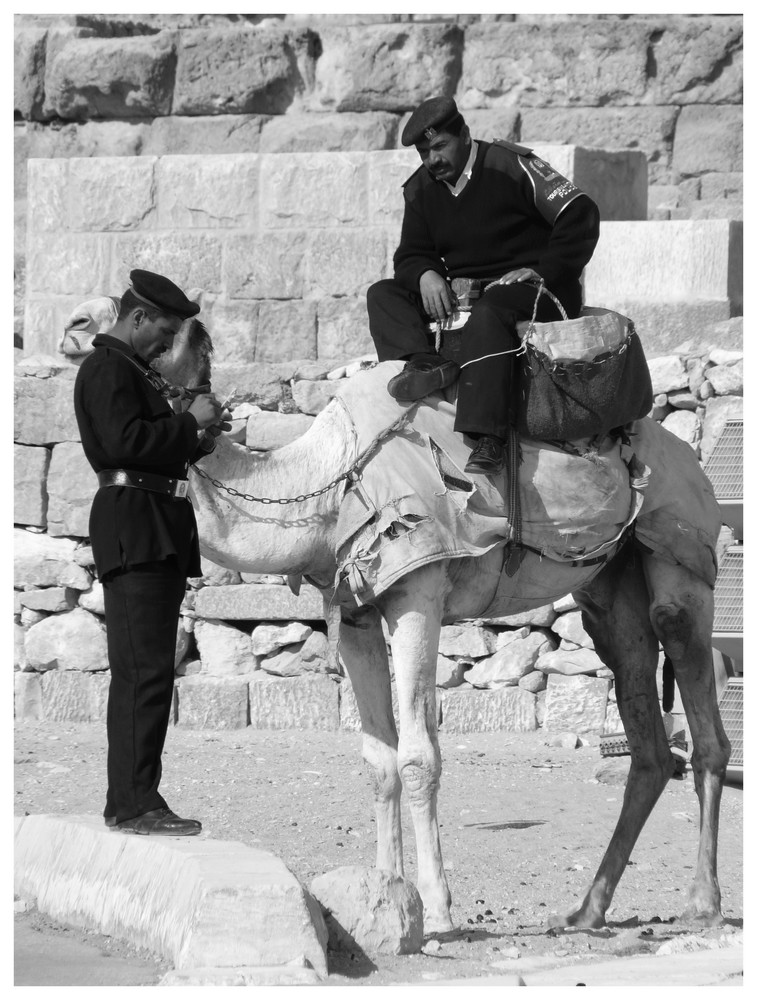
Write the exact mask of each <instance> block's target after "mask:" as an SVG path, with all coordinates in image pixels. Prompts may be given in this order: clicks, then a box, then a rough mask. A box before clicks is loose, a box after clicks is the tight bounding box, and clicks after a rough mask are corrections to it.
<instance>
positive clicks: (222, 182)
mask: <svg viewBox="0 0 757 1000" xmlns="http://www.w3.org/2000/svg"><path fill="white" fill-rule="evenodd" d="M258 172H259V158H258V157H257V156H256V155H254V154H253V155H245V154H242V153H225V154H223V155H222V156H217V155H196V156H164V157H161V158H160V160H159V161H158V165H157V170H156V179H157V203H158V221H159V225H160V228H161V229H169V230H170V229H231V228H233V229H254V228H255V227H256V226H257V224H258V219H257V204H258V193H259V192H258ZM143 228H144V227H143Z"/></svg>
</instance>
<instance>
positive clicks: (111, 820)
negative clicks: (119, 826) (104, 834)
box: [105, 816, 116, 826]
mask: <svg viewBox="0 0 757 1000" xmlns="http://www.w3.org/2000/svg"><path fill="white" fill-rule="evenodd" d="M105 825H106V826H115V825H116V817H115V816H106V817H105Z"/></svg>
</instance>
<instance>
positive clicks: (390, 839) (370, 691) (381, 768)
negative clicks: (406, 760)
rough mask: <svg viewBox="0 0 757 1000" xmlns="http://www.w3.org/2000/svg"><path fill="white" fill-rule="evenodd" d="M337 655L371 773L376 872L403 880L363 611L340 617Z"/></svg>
mask: <svg viewBox="0 0 757 1000" xmlns="http://www.w3.org/2000/svg"><path fill="white" fill-rule="evenodd" d="M339 655H340V656H341V658H342V661H343V662H344V665H345V667H346V669H347V673H348V675H349V678H350V681H351V683H352V689H353V691H354V693H355V700H356V701H357V707H358V711H359V713H360V722H361V724H362V731H363V757H364V758H365V760H366V762H367V763H368V764H369V765H370V766H371V767H372V768H373V781H374V784H373V791H374V805H375V809H376V867H377V868H383V869H386V870H387V871H390V872H393V873H394V874H395V875H403V874H404V870H403V863H402V824H401V816H400V796H401V794H402V782H401V781H400V776H399V771H398V769H397V727H396V726H395V723H394V712H393V709H392V689H391V679H390V676H389V660H388V658H387V655H386V641H385V639H384V633H383V632H382V630H381V617H380V615H379V613H378V611H377V610H376V609H375V608H371V607H366V608H362V609H359V610H358V611H355V612H353V613H351V614H348V613H347V612H345V611H343V612H342V620H341V624H340V627H339Z"/></svg>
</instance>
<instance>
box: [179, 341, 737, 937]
mask: <svg viewBox="0 0 757 1000" xmlns="http://www.w3.org/2000/svg"><path fill="white" fill-rule="evenodd" d="M203 364H205V365H207V356H202V354H201V352H199V353H198V369H199V368H201V367H202V365H203ZM399 364H400V363H395V362H385V363H384V364H383V365H381V366H378V368H377V369H375V370H376V371H379V372H382V373H383V371H385V372H386V375H385V377H386V379H388V378H389V377H390V376H391V375H392V374H394V373H395V372H396V371H397V370H399ZM169 367H170V364H166V365H164V370H163V374H164V375H166V377H169V378H170V374H169V372H168V369H169ZM185 373H186V369H185ZM382 377H383V374H382ZM347 381H348V382H349V381H351V380H350V379H348V380H347ZM424 402H425V401H424ZM424 402H421V403H420V404H412V405H410V407H409V409H408V410H407V412H404V413H403V414H402V415H401V416H402V420H401V421H400V425H399V426H401V425H402V421H403V420H404V421H405V426H406V427H408V428H409V429H410V430H411V431H412V426H413V419H414V416H413V413H414V412H415V413H416V415H417V412H418V411H417V410H413V407H416V406H417V407H420V406H423V405H424ZM397 405H399V404H397ZM645 421H646V423H645ZM637 424H638V425H639V428H637V429H641V430H644V431H645V432H646V431H648V432H649V433H650V435H651V436H650V438H649V440H650V441H651V442H652V446H651V449H652V455H651V460H650V463H649V464H650V465H651V467H652V468H655V466H656V465H659V466H660V468H659V470H658V472H659V475H660V476H662V477H663V478H664V477H665V475H666V474H668V473H667V472H666V469H665V465H666V463H665V462H664V461H663V460H662V452H661V451H660V452H659V454H657V452H658V450H659V449H664V448H667V447H671V448H673V450H674V452H675V455H676V456H677V457H676V461H677V462H680V463H683V465H682V466H681V467H682V468H684V467H685V472H686V476H687V482H689V483H691V484H693V485H691V487H690V488H686V487H684V486H683V484H682V483H679V482H676V483H674V484H672V485H673V488H674V489H675V490H676V492H677V493H678V494H679V495H680V494H684V495H683V496H680V499H679V501H678V502H679V503H680V505H681V508H680V509H683V510H684V513H689V506H690V508H691V509H690V516H689V517H688V519H687V520H686V521H685V531H684V532H683V535H684V536H685V538H686V542H685V544H688V545H689V546H690V547H691V549H692V551H693V552H694V554H695V555H694V560H693V562H692V559H688V558H687V559H684V560H683V562H688V563H689V565H688V566H687V565H684V564H683V562H679V561H677V560H676V558H675V555H676V554H675V552H674V551H673V552H672V553H671V550H668V551H665V550H664V545H663V546H662V547H661V548H660V549H659V551H655V550H654V549H652V548H650V547H649V545H648V544H644V543H642V542H641V541H640V536H641V535H642V534H643V533H641V532H640V531H637V532H635V533H634V532H630V534H629V535H628V537H627V538H626V540H625V542H624V543H618V545H617V546H616V547H615V548H614V549H613V554H612V557H611V558H609V559H607V560H606V561H604V562H601V561H600V562H599V563H598V564H597V565H595V566H592V567H590V568H588V569H587V567H586V566H581V565H580V564H577V565H575V566H569V565H565V564H564V565H562V566H561V567H560V573H559V574H557V573H556V569H557V564H555V563H551V561H550V560H549V559H543V560H541V559H538V558H536V559H535V562H534V563H533V564H532V566H535V567H536V569H535V572H536V573H538V574H541V576H542V577H543V578H544V584H545V592H546V591H549V589H550V586H552V589H553V590H554V589H555V587H557V586H559V591H560V592H559V593H554V598H555V599H557V598H558V597H559V596H563V595H565V594H568V593H572V594H573V597H574V599H575V601H576V602H577V604H578V606H579V608H580V609H581V612H582V618H583V622H584V626H585V628H586V630H587V631H588V633H589V635H590V636H591V637H592V639H593V640H594V643H595V647H596V650H597V652H598V654H599V656H600V657H601V659H602V660H603V661H604V663H605V664H606V665H607V666H608V667H609V668H610V669H611V670H612V672H613V675H614V679H615V690H616V695H617V705H618V710H619V713H620V716H621V719H622V722H623V726H624V729H625V733H626V737H627V740H628V743H629V748H630V754H631V766H630V773H629V775H628V780H627V783H626V787H625V793H624V797H623V803H622V807H621V810H620V815H619V817H618V820H617V825H616V827H615V830H614V832H613V834H612V837H611V840H610V843H609V845H608V847H607V849H606V851H605V854H604V857H603V858H602V860H601V862H600V864H599V868H598V870H597V872H596V874H595V876H594V879H593V881H592V883H591V885H590V887H589V888H588V890H587V892H586V894H585V896H584V897H583V899H581V900H579V901H578V902H577V903H576V904H575V905H573V906H568V907H566V908H565V909H563V910H562V911H561V912H558V913H556V914H554V915H553V916H552V917H551V918H550V920H549V923H550V926H552V927H554V928H577V929H579V928H583V929H590V928H599V927H602V926H604V925H605V921H606V913H607V910H608V907H609V906H610V903H611V901H612V899H613V895H614V893H615V890H616V888H617V886H618V882H619V880H620V878H621V876H622V874H623V871H624V869H625V867H626V865H627V863H628V861H629V858H630V855H631V852H632V850H633V848H634V845H635V843H636V841H637V838H638V837H639V834H640V833H641V830H642V828H643V826H644V824H645V822H646V820H647V818H648V817H649V815H650V813H651V811H652V809H653V807H654V805H655V803H656V801H657V799H658V798H659V796H660V795H661V793H662V791H663V789H664V788H665V786H666V784H667V782H668V780H669V778H670V777H671V775H672V774H673V772H674V761H673V757H672V755H671V753H670V749H669V745H668V740H667V738H666V734H665V730H664V726H663V720H662V715H661V711H660V704H659V700H658V694H657V687H656V679H655V678H656V669H657V663H658V651H659V646H660V645H661V646H662V648H663V650H664V653H665V655H666V657H667V659H668V660H669V662H670V664H671V665H672V669H673V672H674V674H675V680H676V683H677V684H678V686H679V689H680V693H681V697H682V700H683V704H684V708H685V711H686V716H687V719H688V724H689V727H690V731H691V737H692V743H693V754H692V759H691V766H692V769H693V773H694V779H695V788H696V793H697V796H698V799H699V806H700V837H699V848H698V855H697V864H696V871H695V875H694V879H693V883H692V885H691V887H690V890H689V893H688V898H687V902H686V904H685V908H684V910H683V913H682V919H683V920H684V921H686V922H690V923H695V924H699V925H707V926H709V925H716V924H717V923H719V922H720V921H721V920H722V916H721V902H720V889H719V885H718V878H717V839H718V821H719V807H720V799H721V793H722V787H723V782H724V778H725V770H726V765H727V763H728V758H729V753H730V746H729V743H728V740H727V737H726V735H725V732H724V729H723V726H722V723H721V720H720V714H719V710H718V704H717V696H716V689H715V681H714V673H713V665H712V649H711V633H712V622H713V611H714V601H713V584H714V573H715V570H714V568H713V569H712V572H711V573H710V574H709V576H708V573H706V572H698V571H695V570H696V565H695V563H696V553H698V552H699V550H700V549H702V548H704V542H703V541H702V540H703V539H705V538H712V536H713V532H714V533H715V537H716V536H717V529H718V528H719V525H720V518H719V515H718V510H717V505H716V504H715V501H714V496H712V490H711V487H710V486H709V483H708V481H707V479H706V477H705V476H704V474H703V473H702V472H701V470H700V467H699V464H698V462H697V461H696V458H695V456H694V453H693V451H692V450H691V449H690V447H689V446H688V445H687V444H685V443H684V442H680V441H679V440H678V439H677V438H674V437H673V435H670V434H669V433H668V432H667V431H665V430H664V429H663V428H661V427H659V425H657V424H654V423H653V422H652V421H651V419H650V418H644V421H639V422H637ZM647 425H653V428H652V427H649V426H647ZM390 430H391V429H390ZM379 450H380V449H379ZM657 459H658V460H659V461H656V460H657ZM375 460H376V454H375V451H374V452H373V453H368V454H361V453H360V445H359V443H358V441H357V439H356V436H355V433H354V428H353V427H352V426H351V424H350V421H349V418H348V415H347V413H346V411H345V408H344V407H343V406H342V405H340V402H339V400H338V399H337V400H334V401H332V402H331V403H330V404H329V405H328V406H326V408H325V409H324V410H323V411H322V412H321V413H320V414H319V415H318V416H317V417H316V419H315V420H314V422H313V424H312V425H311V427H310V428H309V430H308V431H307V432H306V433H305V434H304V435H302V436H301V437H300V438H298V439H297V440H296V441H294V442H292V443H291V444H288V445H286V446H285V447H282V448H279V449H276V450H274V451H271V452H265V453H261V452H254V451H250V450H249V449H247V448H245V447H243V446H241V445H238V444H235V443H234V442H232V441H231V440H230V439H228V438H226V437H225V436H223V435H222V436H221V437H220V438H219V439H218V444H217V447H216V449H215V451H214V452H213V453H212V454H210V455H209V456H208V457H206V458H204V459H203V460H202V461H201V463H199V465H198V466H197V467H195V468H194V469H193V470H191V471H190V487H191V496H192V502H193V503H194V505H195V509H196V514H197V519H198V525H199V533H200V539H201V546H202V550H203V552H204V554H205V555H206V556H207V557H208V558H210V559H211V560H213V561H214V562H216V563H219V564H221V565H223V566H226V567H231V568H236V569H238V570H241V571H245V572H258V573H279V574H285V575H287V576H288V577H289V578H290V579H293V580H296V579H297V578H299V577H301V576H305V577H306V578H307V580H308V582H309V583H311V584H313V585H315V586H316V587H318V588H319V589H320V591H321V592H322V594H323V596H324V600H325V602H326V604H327V605H329V604H331V602H333V601H334V600H335V592H336V591H335V581H336V579H337V577H338V571H339V566H338V564H337V557H336V554H335V553H336V550H337V547H338V538H337V531H338V524H339V515H340V509H341V508H342V506H343V505H344V503H345V499H346V498H347V496H348V495H349V492H350V490H351V489H352V488H353V485H354V483H355V480H356V478H357V476H356V472H355V470H356V469H357V470H359V469H360V467H361V463H362V465H363V467H365V466H366V463H370V462H372V461H375ZM358 474H359V472H358ZM473 478H479V477H473ZM697 498H698V501H699V502H698V503H695V502H694V500H696V499H697ZM277 500H286V501H287V502H285V503H277V502H275V501H277ZM271 501H273V502H271ZM643 510H644V508H643V507H642V512H643ZM664 513H665V511H664V509H663V510H662V515H661V514H660V511H659V510H658V511H657V512H656V513H653V514H652V515H650V516H651V517H652V518H654V517H655V516H658V515H660V516H663V515H664ZM676 516H678V513H677V515H676ZM638 523H639V522H637V524H638ZM677 523H679V526H680V517H679V518H678V522H677ZM644 537H646V536H644ZM682 544H683V543H682ZM506 553H507V546H503V545H497V546H494V547H491V548H489V549H488V550H487V551H485V552H484V553H483V554H481V555H480V556H477V557H475V558H466V557H462V558H449V559H444V558H438V559H434V560H433V561H430V562H427V563H426V564H423V565H421V566H419V567H418V568H415V569H413V570H412V571H410V572H408V573H406V574H405V575H402V576H401V577H400V578H399V579H397V580H396V581H395V582H393V583H392V584H391V585H390V586H388V587H387V588H386V589H385V590H384V591H383V592H382V593H380V594H379V595H378V596H376V597H375V598H373V599H372V600H370V601H369V602H365V603H358V604H352V605H350V604H349V602H345V603H342V604H341V623H340V626H339V644H338V648H339V654H340V657H341V660H342V662H343V664H344V667H345V669H346V672H347V674H348V676H349V678H350V681H351V683H352V686H353V689H354V693H355V697H356V701H357V705H358V709H359V714H360V720H361V725H362V754H363V757H364V759H365V760H366V762H367V763H368V764H369V765H370V767H371V768H372V770H373V774H374V807H375V815H376V832H377V845H376V866H377V867H378V868H381V869H386V870H388V871H390V872H392V873H394V874H396V875H399V876H403V874H404V868H403V844H402V833H401V824H400V799H401V795H403V794H404V796H405V799H406V800H407V802H408V804H409V808H410V812H411V816H412V822H413V827H414V833H415V840H416V849H417V872H418V875H417V881H418V890H419V892H420V895H421V898H422V900H423V907H424V933H426V934H432V933H433V934H440V933H444V932H451V931H453V930H454V923H453V921H452V918H451V912H450V907H451V896H450V891H449V886H448V883H447V879H446V875H445V871H444V864H443V861H442V848H441V841H440V835H439V827H438V822H437V797H438V791H439V783H440V776H441V771H442V762H441V755H440V750H439V742H438V735H437V711H436V696H435V679H436V663H437V650H438V643H439V636H440V629H441V626H442V625H443V624H447V623H452V622H457V621H461V620H465V619H475V618H479V617H482V616H483V612H484V611H485V610H486V609H487V608H489V607H490V606H491V601H492V597H493V595H494V594H495V593H496V592H497V588H498V586H499V584H500V583H501V581H502V580H503V579H504V574H505V573H506V572H507V573H511V572H512V570H511V569H509V568H508V567H507V565H506ZM707 559H709V560H710V561H711V562H713V563H714V555H710V556H707ZM707 559H705V562H707ZM692 565H693V566H694V569H692V568H691V566H692ZM552 575H554V576H555V578H556V579H557V578H559V582H558V583H556V584H554V585H552V584H551V582H550V581H551V579H552ZM517 579H518V577H517V573H516V575H515V576H514V577H513V580H514V585H515V587H516V591H517ZM540 603H541V604H545V603H548V601H546V600H541V602H540ZM533 606H538V603H534V604H533ZM521 608H522V604H521V605H518V606H517V610H521ZM499 613H500V614H506V613H508V612H507V610H500V612H499ZM382 619H383V621H384V622H385V624H386V627H387V629H388V634H389V637H390V644H391V651H392V659H393V670H394V680H395V686H396V695H397V702H398V714H399V718H398V724H397V721H395V718H394V715H393V709H392V689H391V677H390V664H389V660H388V656H387V649H386V642H385V638H384V634H383V631H382Z"/></svg>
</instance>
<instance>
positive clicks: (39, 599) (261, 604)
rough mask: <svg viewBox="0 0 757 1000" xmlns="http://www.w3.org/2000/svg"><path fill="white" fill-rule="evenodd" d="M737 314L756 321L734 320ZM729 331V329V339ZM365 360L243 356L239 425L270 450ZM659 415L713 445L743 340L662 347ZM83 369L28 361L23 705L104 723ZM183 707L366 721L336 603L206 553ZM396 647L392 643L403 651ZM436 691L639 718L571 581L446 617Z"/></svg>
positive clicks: (23, 397)
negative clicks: (552, 591) (76, 384)
mask: <svg viewBox="0 0 757 1000" xmlns="http://www.w3.org/2000/svg"><path fill="white" fill-rule="evenodd" d="M729 323H730V324H731V325H733V324H739V325H740V323H741V320H740V319H734V320H731V321H729ZM717 340H718V331H717V330H713V338H712V341H713V343H714V342H717ZM366 363H367V362H366V360H365V359H358V360H354V361H351V362H345V363H344V364H342V365H340V366H339V367H337V368H336V369H326V368H325V367H323V366H319V364H318V363H317V362H305V363H303V362H300V363H298V362H292V363H291V364H290V365H264V364H258V365H249V366H244V365H240V364H234V363H226V364H221V365H219V366H218V367H217V368H216V369H214V387H215V388H216V389H217V391H218V392H220V393H222V394H224V393H225V392H226V391H228V390H230V389H231V387H232V385H234V386H237V387H244V388H241V389H239V388H238V392H237V400H238V402H237V403H236V404H235V406H234V410H233V416H234V420H233V427H232V430H231V432H229V433H230V434H231V435H232V436H233V437H234V438H235V440H237V441H239V442H241V443H244V444H246V445H247V446H248V447H250V448H253V449H256V450H268V449H271V448H276V447H280V446H282V445H284V444H286V443H288V442H289V441H291V440H294V439H295V438H296V437H298V436H299V435H301V434H302V433H303V431H304V430H305V429H306V427H307V426H308V425H309V423H310V422H312V420H313V419H314V418H315V416H316V414H317V413H319V412H320V411H321V410H322V409H323V408H324V407H325V406H326V405H328V402H329V401H330V399H331V398H332V397H333V395H334V393H335V392H336V391H337V390H338V388H339V385H340V382H341V381H342V379H344V378H347V377H349V376H350V375H351V374H352V373H354V372H355V371H356V370H359V368H360V367H361V366H363V365H364V364H366ZM650 369H651V372H652V379H653V385H654V391H655V405H654V410H653V414H652V415H653V416H654V418H655V419H657V420H659V421H661V422H662V424H663V426H665V427H667V428H668V429H669V430H671V431H672V432H673V433H674V434H676V435H677V436H678V437H680V438H682V439H683V440H685V441H687V442H688V443H689V444H690V445H691V447H692V448H693V449H694V450H695V452H696V454H697V456H698V457H699V458H700V460H701V461H702V462H704V461H706V459H707V457H708V455H709V453H710V452H711V450H712V448H713V446H714V444H715V442H716V440H717V438H718V436H719V434H720V432H721V430H722V428H723V426H724V424H725V421H726V420H727V419H728V418H731V417H740V416H741V415H742V413H743V355H742V354H741V353H739V352H734V351H724V350H721V349H717V348H714V349H712V350H704V351H703V350H702V349H701V348H700V347H696V346H695V345H682V349H681V351H680V352H679V353H677V354H672V355H668V356H664V357H660V358H653V359H652V360H651V361H650ZM75 374H76V368H75V367H74V366H73V365H69V364H67V363H66V362H63V361H58V360H56V359H53V358H47V359H45V358H37V359H27V361H26V362H24V363H23V364H21V365H19V366H18V367H17V371H16V379H15V392H16V407H15V442H16V443H15V445H14V451H15V491H14V521H15V524H16V529H15V538H14V543H15V545H14V587H15V592H14V596H15V606H14V627H15V652H14V670H15V699H16V700H15V705H16V717H17V719H19V720H20V721H22V720H24V719H51V720H58V721H63V720H65V721H102V720H104V718H105V705H106V699H107V687H108V663H107V648H106V639H105V626H104V623H103V597H102V587H101V585H100V584H99V583H98V581H97V580H96V579H95V577H94V567H93V561H92V552H91V548H90V547H89V544H88V542H87V521H88V514H89V507H90V504H91V500H92V497H93V495H94V491H95V488H96V481H95V478H94V475H93V473H92V470H91V469H90V467H89V465H88V463H87V462H86V459H85V458H84V455H83V452H82V450H81V446H80V444H79V440H78V431H77V429H76V425H75V421H74V420H73V414H72V407H71V392H72V388H73V379H74V377H75ZM177 638H178V641H177V654H176V694H175V703H174V712H173V719H174V722H176V723H177V724H178V725H182V726H187V727H194V728H240V727H245V726H248V725H250V726H254V727H256V728H302V729H307V728H319V729H338V728H342V729H347V730H352V731H358V730H359V728H360V723H359V717H358V713H357V706H356V704H355V699H354V695H353V693H352V690H351V686H350V683H349V680H348V679H347V678H346V677H345V676H344V671H343V669H342V667H341V665H340V662H339V659H338V656H337V654H336V651H335V642H334V639H335V621H334V615H333V613H331V612H329V610H328V609H324V606H323V601H322V599H321V596H320V594H319V593H318V592H317V591H316V590H315V589H314V588H312V587H308V586H304V587H303V588H302V590H301V592H300V594H299V595H298V596H295V595H294V594H293V593H292V591H291V590H290V589H289V587H288V586H287V585H286V580H285V579H284V578H283V577H278V576H260V575H253V574H245V573H242V574H240V573H237V572H235V571H230V570H227V569H224V568H222V567H220V566H217V565H214V564H213V563H211V562H209V561H208V560H203V576H202V577H201V578H199V579H194V580H191V581H190V583H189V587H188V589H187V594H186V598H185V601H184V604H183V608H182V617H181V621H180V626H179V631H178V637H177ZM390 651H391V650H390ZM437 701H438V711H439V718H440V724H441V730H442V731H443V732H444V731H446V732H484V731H493V730H511V731H518V730H533V729H536V728H537V727H544V729H545V730H547V731H551V732H564V731H566V730H567V731H571V732H574V733H579V734H601V733H608V732H619V731H621V730H622V727H621V724H620V720H619V717H618V713H617V708H616V706H615V702H614V692H613V686H612V675H611V673H610V671H609V670H608V669H607V668H606V667H605V666H604V665H603V664H602V662H601V661H600V659H599V657H598V656H597V654H596V652H595V651H594V648H593V643H592V641H591V639H590V638H589V636H588V635H587V633H586V632H585V630H584V629H583V626H582V624H581V617H580V613H579V612H578V611H577V610H576V605H575V602H574V601H573V600H572V598H571V597H566V598H564V599H563V600H561V601H558V602H556V603H555V604H552V605H548V606H546V607H542V608H539V609H536V610H534V611H531V612H527V613H522V614H519V615H513V616H509V617H504V618H497V619H492V620H486V621H471V622H462V623H458V624H455V625H449V626H445V627H443V629H442V635H441V642H440V647H439V658H438V663H437Z"/></svg>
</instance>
